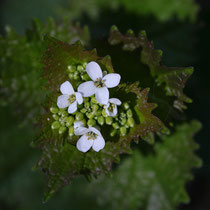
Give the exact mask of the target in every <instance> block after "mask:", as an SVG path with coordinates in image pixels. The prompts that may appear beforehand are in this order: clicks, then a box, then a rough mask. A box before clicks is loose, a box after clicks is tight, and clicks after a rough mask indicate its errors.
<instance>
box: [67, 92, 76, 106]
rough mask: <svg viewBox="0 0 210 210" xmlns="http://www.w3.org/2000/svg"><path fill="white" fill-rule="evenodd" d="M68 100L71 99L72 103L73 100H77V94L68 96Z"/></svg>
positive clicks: (70, 102)
mask: <svg viewBox="0 0 210 210" xmlns="http://www.w3.org/2000/svg"><path fill="white" fill-rule="evenodd" d="M68 101H69V104H72V103H73V102H75V101H76V96H75V94H72V95H70V96H69V98H68Z"/></svg>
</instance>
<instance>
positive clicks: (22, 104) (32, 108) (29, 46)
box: [0, 19, 89, 124]
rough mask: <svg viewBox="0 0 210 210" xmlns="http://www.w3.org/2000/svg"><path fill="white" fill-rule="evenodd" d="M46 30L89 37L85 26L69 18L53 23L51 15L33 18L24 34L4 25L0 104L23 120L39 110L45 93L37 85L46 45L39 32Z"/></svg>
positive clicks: (71, 39) (70, 38)
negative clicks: (49, 17) (43, 22)
mask: <svg viewBox="0 0 210 210" xmlns="http://www.w3.org/2000/svg"><path fill="white" fill-rule="evenodd" d="M47 33H48V34H51V35H53V36H55V37H58V38H60V39H61V40H63V41H66V42H69V43H73V42H75V41H76V40H78V39H79V40H81V42H82V43H84V44H86V45H87V44H88V41H89V32H88V30H87V28H84V29H83V28H80V26H79V25H76V26H73V25H72V24H71V23H70V22H69V21H63V22H61V23H60V25H57V24H56V23H55V22H54V20H53V19H49V20H48V21H47V23H46V24H42V23H41V22H39V21H38V20H34V21H33V27H32V29H30V30H29V29H28V30H27V32H26V35H25V36H19V35H18V34H17V33H16V32H15V31H14V30H13V29H12V28H10V27H7V28H6V36H5V37H3V36H0V46H1V47H0V57H1V60H0V86H1V89H0V96H1V103H0V105H2V106H7V105H8V104H10V105H12V106H13V109H14V110H15V111H14V112H15V113H16V114H17V113H18V114H19V115H20V116H23V117H22V118H23V119H24V120H23V121H24V122H23V123H26V124H27V123H29V122H30V123H31V122H32V121H33V120H34V119H36V118H37V116H38V115H39V114H40V113H41V112H43V110H42V108H41V106H40V104H41V103H42V102H43V101H44V99H45V94H46V93H45V92H44V91H43V90H42V89H41V87H42V86H43V83H44V81H43V79H41V69H42V68H43V64H42V54H43V53H44V51H45V47H46V45H45V43H44V42H43V35H44V34H47Z"/></svg>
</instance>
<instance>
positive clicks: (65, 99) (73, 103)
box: [57, 81, 83, 114]
mask: <svg viewBox="0 0 210 210" xmlns="http://www.w3.org/2000/svg"><path fill="white" fill-rule="evenodd" d="M60 91H61V93H62V94H63V95H61V96H59V97H58V100H57V106H58V107H59V108H66V107H68V113H70V114H71V113H74V112H75V111H77V104H82V102H83V98H82V95H81V93H77V92H74V88H73V87H72V85H71V83H70V82H68V81H66V82H64V83H63V84H62V85H61V87H60Z"/></svg>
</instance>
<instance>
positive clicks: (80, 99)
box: [75, 92, 83, 104]
mask: <svg viewBox="0 0 210 210" xmlns="http://www.w3.org/2000/svg"><path fill="white" fill-rule="evenodd" d="M75 95H76V100H77V103H78V104H82V103H83V98H82V94H81V93H78V92H76V93H75Z"/></svg>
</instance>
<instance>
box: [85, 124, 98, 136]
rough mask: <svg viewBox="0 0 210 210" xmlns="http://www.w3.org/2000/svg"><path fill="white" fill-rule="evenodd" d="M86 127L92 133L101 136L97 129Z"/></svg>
mask: <svg viewBox="0 0 210 210" xmlns="http://www.w3.org/2000/svg"><path fill="white" fill-rule="evenodd" d="M88 129H89V130H90V131H92V132H93V133H96V134H97V135H99V136H101V132H100V131H99V130H98V129H96V128H94V127H91V126H90V127H89V128H88Z"/></svg>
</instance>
